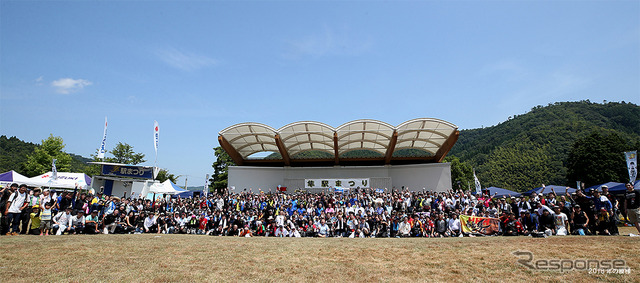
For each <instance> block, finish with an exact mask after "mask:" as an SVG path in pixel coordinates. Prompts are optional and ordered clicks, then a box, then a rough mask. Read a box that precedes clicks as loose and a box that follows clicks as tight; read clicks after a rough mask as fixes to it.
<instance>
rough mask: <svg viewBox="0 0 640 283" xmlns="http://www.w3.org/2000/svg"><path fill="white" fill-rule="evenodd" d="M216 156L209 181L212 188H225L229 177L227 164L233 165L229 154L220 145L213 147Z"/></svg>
mask: <svg viewBox="0 0 640 283" xmlns="http://www.w3.org/2000/svg"><path fill="white" fill-rule="evenodd" d="M213 150H214V154H215V156H216V161H214V162H213V165H212V167H213V175H212V176H211V179H209V181H210V182H211V184H212V186H213V188H214V189H215V190H217V191H219V190H222V189H225V188H227V186H228V178H229V166H233V165H235V163H234V162H233V160H232V159H231V156H229V154H227V152H226V151H224V149H222V147H220V146H219V147H216V148H214V149H213Z"/></svg>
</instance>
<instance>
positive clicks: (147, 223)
mask: <svg viewBox="0 0 640 283" xmlns="http://www.w3.org/2000/svg"><path fill="white" fill-rule="evenodd" d="M156 219H157V218H156V217H155V213H154V212H153V211H152V212H149V216H147V218H145V219H144V232H145V233H154V232H157V231H158V227H157V225H156Z"/></svg>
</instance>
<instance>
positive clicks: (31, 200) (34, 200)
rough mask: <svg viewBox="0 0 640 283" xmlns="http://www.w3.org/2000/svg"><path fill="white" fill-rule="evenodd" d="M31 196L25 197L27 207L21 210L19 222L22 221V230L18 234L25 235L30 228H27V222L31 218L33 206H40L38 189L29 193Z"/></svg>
mask: <svg viewBox="0 0 640 283" xmlns="http://www.w3.org/2000/svg"><path fill="white" fill-rule="evenodd" d="M31 193H32V195H28V196H27V207H25V208H24V209H23V210H22V214H21V216H20V220H21V221H22V228H21V229H20V234H23V235H26V234H27V232H29V231H30V230H31V229H30V228H31V227H30V226H29V220H30V218H31V210H32V207H33V206H34V205H38V206H39V204H40V188H35V189H33V190H32V191H31Z"/></svg>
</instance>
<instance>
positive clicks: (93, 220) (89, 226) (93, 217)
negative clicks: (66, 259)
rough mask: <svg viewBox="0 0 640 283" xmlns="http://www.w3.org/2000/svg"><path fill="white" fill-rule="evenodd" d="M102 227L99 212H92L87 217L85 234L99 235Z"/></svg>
mask: <svg viewBox="0 0 640 283" xmlns="http://www.w3.org/2000/svg"><path fill="white" fill-rule="evenodd" d="M99 227H100V219H99V218H98V211H97V210H92V211H91V214H90V215H89V216H87V217H85V221H84V233H85V234H98V233H99V230H98V228H99Z"/></svg>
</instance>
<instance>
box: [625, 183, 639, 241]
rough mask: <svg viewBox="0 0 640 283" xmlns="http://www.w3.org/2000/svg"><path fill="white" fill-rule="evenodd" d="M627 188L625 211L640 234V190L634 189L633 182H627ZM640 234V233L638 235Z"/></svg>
mask: <svg viewBox="0 0 640 283" xmlns="http://www.w3.org/2000/svg"><path fill="white" fill-rule="evenodd" d="M625 187H626V188H627V190H626V191H625V193H624V211H626V214H627V219H628V220H629V222H631V224H633V225H634V226H635V227H636V230H638V234H640V222H638V218H640V192H638V191H637V190H634V189H633V184H631V183H627V184H625ZM638 236H640V235H638Z"/></svg>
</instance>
